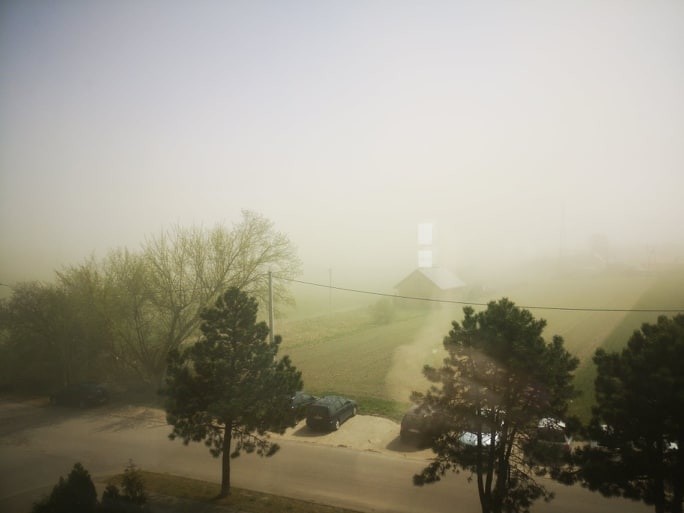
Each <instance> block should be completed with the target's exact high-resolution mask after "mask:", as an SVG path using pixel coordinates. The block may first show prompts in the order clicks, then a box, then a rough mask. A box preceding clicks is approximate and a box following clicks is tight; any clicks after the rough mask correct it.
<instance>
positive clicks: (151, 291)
mask: <svg viewBox="0 0 684 513" xmlns="http://www.w3.org/2000/svg"><path fill="white" fill-rule="evenodd" d="M299 268H300V263H299V259H298V257H297V255H296V250H295V248H294V246H293V245H292V244H291V242H290V240H289V239H288V237H287V236H285V235H284V234H282V233H279V232H277V231H276V230H275V229H274V227H273V224H272V223H271V222H270V221H269V220H267V219H265V218H264V217H262V216H261V215H259V214H256V213H253V212H249V211H244V212H243V215H242V219H241V221H240V222H239V223H237V224H235V225H234V226H232V227H230V228H228V227H226V226H217V227H215V228H213V229H202V228H197V227H192V228H183V227H180V226H176V227H173V228H171V229H169V230H166V231H163V232H162V233H160V234H159V235H157V236H153V237H150V238H149V239H147V240H146V241H145V242H144V243H143V244H142V246H141V248H140V249H139V250H138V251H130V250H128V249H116V250H113V251H111V252H110V253H109V254H107V255H106V256H105V257H104V258H103V259H101V260H95V259H94V258H90V259H87V260H86V261H85V262H84V263H82V264H79V265H73V266H68V267H66V268H64V269H62V270H61V271H59V272H57V273H56V280H55V282H54V283H40V282H27V283H19V284H17V285H16V286H14V287H13V293H12V296H11V297H10V298H9V299H7V300H3V301H2V302H1V303H0V386H2V387H3V388H14V389H18V390H33V391H46V390H48V389H51V388H54V387H56V386H61V385H66V384H70V383H73V382H78V381H84V380H92V379H96V378H97V379H99V380H102V379H103V376H106V377H107V378H108V379H111V380H116V379H120V380H128V381H137V382H140V383H144V384H146V385H149V386H150V387H151V388H155V387H159V386H160V385H161V384H162V383H163V377H164V374H165V371H166V365H167V358H168V355H169V354H170V353H171V352H172V351H174V350H176V349H178V348H179V347H180V346H181V345H182V344H183V343H184V342H185V341H188V340H189V339H191V338H192V337H194V336H197V335H198V334H199V324H200V312H201V311H202V310H203V309H204V308H206V307H208V306H211V305H212V304H213V302H214V301H215V300H216V298H217V297H219V295H220V294H221V293H223V292H224V291H225V290H226V289H228V288H229V287H238V288H240V289H241V290H244V291H246V292H249V293H250V294H252V295H253V296H255V297H256V298H258V299H259V300H261V301H264V302H265V301H266V300H267V298H268V273H269V271H272V272H273V273H276V274H277V275H279V276H284V277H294V276H295V275H296V274H297V273H298V272H299ZM273 285H274V297H275V299H276V300H277V302H278V303H280V304H282V303H286V302H289V301H291V297H290V296H289V294H288V291H287V289H286V288H285V286H284V285H283V282H282V281H279V280H274V282H273Z"/></svg>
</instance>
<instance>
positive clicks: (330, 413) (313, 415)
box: [306, 395, 358, 430]
mask: <svg viewBox="0 0 684 513" xmlns="http://www.w3.org/2000/svg"><path fill="white" fill-rule="evenodd" d="M357 409H358V406H357V404H356V401H353V400H352V399H347V398H345V397H339V396H337V395H327V396H325V397H321V398H320V399H318V400H317V401H316V402H314V403H313V404H311V405H309V407H308V408H307V409H306V425H307V426H309V427H310V428H311V429H320V430H331V429H333V430H337V429H339V427H340V424H342V423H343V422H344V421H345V420H347V419H348V418H349V417H353V416H354V415H356V411H357Z"/></svg>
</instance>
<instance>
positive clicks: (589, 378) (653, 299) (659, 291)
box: [572, 269, 684, 420]
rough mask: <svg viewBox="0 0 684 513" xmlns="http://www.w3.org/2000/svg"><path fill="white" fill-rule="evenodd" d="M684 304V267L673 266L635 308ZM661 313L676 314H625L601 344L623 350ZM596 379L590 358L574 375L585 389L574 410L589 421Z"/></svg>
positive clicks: (654, 281) (611, 349) (578, 383)
mask: <svg viewBox="0 0 684 513" xmlns="http://www.w3.org/2000/svg"><path fill="white" fill-rule="evenodd" d="M682 306H684V269H672V270H670V271H668V272H664V273H662V274H659V275H657V276H656V277H655V278H654V279H653V281H652V283H651V285H650V287H649V288H648V289H647V290H645V291H644V293H643V294H642V295H641V296H640V297H639V299H638V300H637V301H636V303H635V305H634V308H635V309H654V308H666V307H670V308H671V307H674V308H677V307H682ZM658 315H667V316H673V315H675V314H672V313H669V314H658V313H627V314H624V315H623V317H622V319H621V321H620V322H619V323H617V324H616V325H615V326H614V327H613V329H612V330H611V331H610V333H609V334H608V335H607V336H606V337H605V339H604V340H603V341H602V344H601V346H600V347H602V348H603V349H605V350H606V351H609V352H617V351H620V350H622V349H623V348H624V347H625V346H626V345H627V341H628V340H629V338H630V337H631V336H632V333H634V331H635V330H638V329H640V328H641V326H642V324H644V323H649V324H653V323H655V322H656V321H657V319H658ZM592 355H593V351H592ZM595 378H596V367H595V366H594V364H593V362H592V361H591V360H588V361H585V362H584V365H583V366H582V367H580V369H579V370H578V371H577V373H576V375H575V384H576V386H577V387H578V389H580V390H581V391H582V393H583V395H582V396H581V397H580V398H579V399H578V400H577V401H575V404H574V405H573V408H572V413H574V414H575V415H578V416H579V417H580V418H581V419H583V420H588V418H589V416H590V415H591V406H592V405H593V404H594V402H595V399H594V392H593V390H594V379H595Z"/></svg>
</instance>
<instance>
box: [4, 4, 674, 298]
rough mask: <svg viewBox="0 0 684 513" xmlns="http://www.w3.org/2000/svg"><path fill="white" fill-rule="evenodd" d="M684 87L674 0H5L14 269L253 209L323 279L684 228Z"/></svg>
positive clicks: (7, 246) (7, 214)
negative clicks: (423, 260) (424, 252)
mask: <svg viewBox="0 0 684 513" xmlns="http://www.w3.org/2000/svg"><path fill="white" fill-rule="evenodd" d="M682 91H684V3H682V2H681V1H675V0H673V1H648V2H644V1H634V2H630V1H601V2H595V1H587V2H574V1H573V2H508V1H498V2H457V1H445V2H436V1H433V2H398V1H344V2H342V1H339V2H335V1H332V2H318V1H311V2H306V1H277V2H275V1H274V2H254V1H248V2H223V1H216V2H210V1H199V2H182V1H177V2H173V1H163V2H162V1H152V0H150V1H146V2H134V1H132V0H130V1H122V2H106V1H90V0H89V1H76V0H73V1H62V2H42V1H31V0H29V1H25V0H22V1H5V2H3V3H2V4H0V237H1V240H2V242H1V243H0V282H2V283H14V282H16V281H22V280H32V279H50V278H52V272H53V270H54V269H58V268H60V267H61V266H62V265H66V264H74V263H78V262H80V261H82V260H83V259H84V258H85V257H87V256H88V255H90V254H95V255H96V256H98V257H102V256H104V255H105V254H106V253H107V251H108V250H110V249H112V248H116V247H124V246H125V247H129V248H131V249H135V248H137V247H138V246H139V245H140V243H142V242H143V240H144V238H145V237H146V236H150V235H154V234H156V233H158V232H159V231H160V230H161V229H162V228H167V227H170V226H171V225H173V224H178V223H179V224H184V225H190V224H198V225H204V226H207V227H210V226H213V225H214V224H215V223H217V222H225V223H226V224H228V225H230V224H232V223H233V222H236V221H238V220H239V217H240V210H241V209H249V210H254V211H257V212H260V213H262V214H263V215H265V216H266V217H268V218H269V219H270V220H272V221H274V223H275V226H276V228H277V229H278V230H280V231H282V232H284V233H286V234H288V235H289V236H290V238H291V239H292V241H293V242H294V243H295V244H296V245H297V246H298V247H299V253H300V256H301V258H302V260H303V263H304V277H307V276H308V277H313V278H318V277H319V276H320V275H321V273H323V272H325V273H327V270H328V269H329V268H333V269H334V270H335V276H336V277H340V278H341V279H342V278H343V277H345V276H351V275H354V274H355V273H358V272H359V270H365V271H367V272H374V270H376V269H379V268H382V267H386V266H388V265H393V266H397V267H404V268H407V270H408V269H409V268H410V267H411V266H415V264H416V242H417V239H416V237H417V225H418V223H420V222H433V223H434V226H435V231H434V239H435V246H436V251H435V258H436V263H437V264H441V265H445V266H451V267H453V268H456V269H458V267H459V265H461V263H466V262H473V261H478V260H482V261H485V260H486V259H487V257H491V256H492V255H497V256H498V257H500V258H502V257H507V256H509V255H510V256H511V257H513V256H523V257H529V256H533V255H536V254H540V253H543V252H545V251H546V252H549V251H550V252H554V251H556V252H557V251H558V250H559V247H561V246H563V247H567V248H573V247H581V245H582V244H586V242H587V240H588V238H589V237H590V236H591V235H592V234H595V233H600V234H604V235H605V236H607V237H608V238H609V239H610V240H612V241H615V242H620V243H623V242H624V243H640V244H641V243H643V244H660V243H663V242H675V243H681V242H682V226H683V225H684V202H683V201H682V191H683V190H684V167H683V164H684V144H683V142H684V141H683V136H684V94H682ZM340 285H344V283H341V284H340Z"/></svg>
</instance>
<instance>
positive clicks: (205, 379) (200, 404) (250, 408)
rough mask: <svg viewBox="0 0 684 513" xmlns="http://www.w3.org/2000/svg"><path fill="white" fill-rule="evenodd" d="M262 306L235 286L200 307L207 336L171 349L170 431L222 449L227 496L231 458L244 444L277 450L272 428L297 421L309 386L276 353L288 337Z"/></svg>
mask: <svg viewBox="0 0 684 513" xmlns="http://www.w3.org/2000/svg"><path fill="white" fill-rule="evenodd" d="M257 309H258V304H257V300H256V299H254V298H252V297H249V296H248V295H247V294H246V293H244V292H242V291H241V290H239V289H238V288H235V287H233V288H230V289H228V291H226V292H225V293H224V294H223V295H222V296H220V297H219V298H218V300H217V301H216V304H215V306H214V307H213V308H209V309H205V310H204V311H203V312H202V313H201V318H202V321H203V322H202V325H201V331H202V337H201V339H200V340H199V341H198V342H197V343H196V344H194V345H192V346H191V347H188V348H187V349H185V350H183V351H173V352H172V353H171V354H170V356H169V365H168V373H167V378H166V394H167V395H168V399H167V404H166V412H167V420H168V422H169V424H171V425H172V426H173V431H172V432H171V434H170V435H169V437H170V438H171V439H175V438H177V437H179V438H181V439H182V440H183V443H185V444H188V443H190V442H191V441H193V442H200V441H204V443H205V445H207V446H208V447H209V448H210V452H211V454H212V455H213V456H214V457H218V456H219V455H221V456H222V474H221V496H225V495H227V494H229V493H230V458H231V457H237V456H239V455H240V453H241V452H242V451H243V450H244V451H245V452H247V453H251V452H255V451H256V453H257V454H259V455H260V456H264V455H265V456H271V455H273V454H275V452H276V451H277V450H278V448H279V447H278V445H277V444H275V443H273V442H271V441H270V439H269V437H268V433H267V432H268V431H271V432H278V433H283V432H284V431H285V429H286V428H287V427H288V426H291V425H294V416H293V414H292V411H291V408H290V401H291V397H292V396H293V395H294V394H295V392H296V391H297V390H299V389H301V388H302V380H301V373H300V372H299V371H298V370H296V368H295V367H294V366H292V364H291V362H290V359H289V357H288V356H284V357H282V358H280V359H277V357H276V355H277V352H278V347H279V346H280V342H281V338H280V337H279V336H276V337H275V338H274V341H273V342H272V343H271V342H270V341H269V340H268V335H269V328H268V326H267V325H266V323H264V322H257V320H256V317H257Z"/></svg>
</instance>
